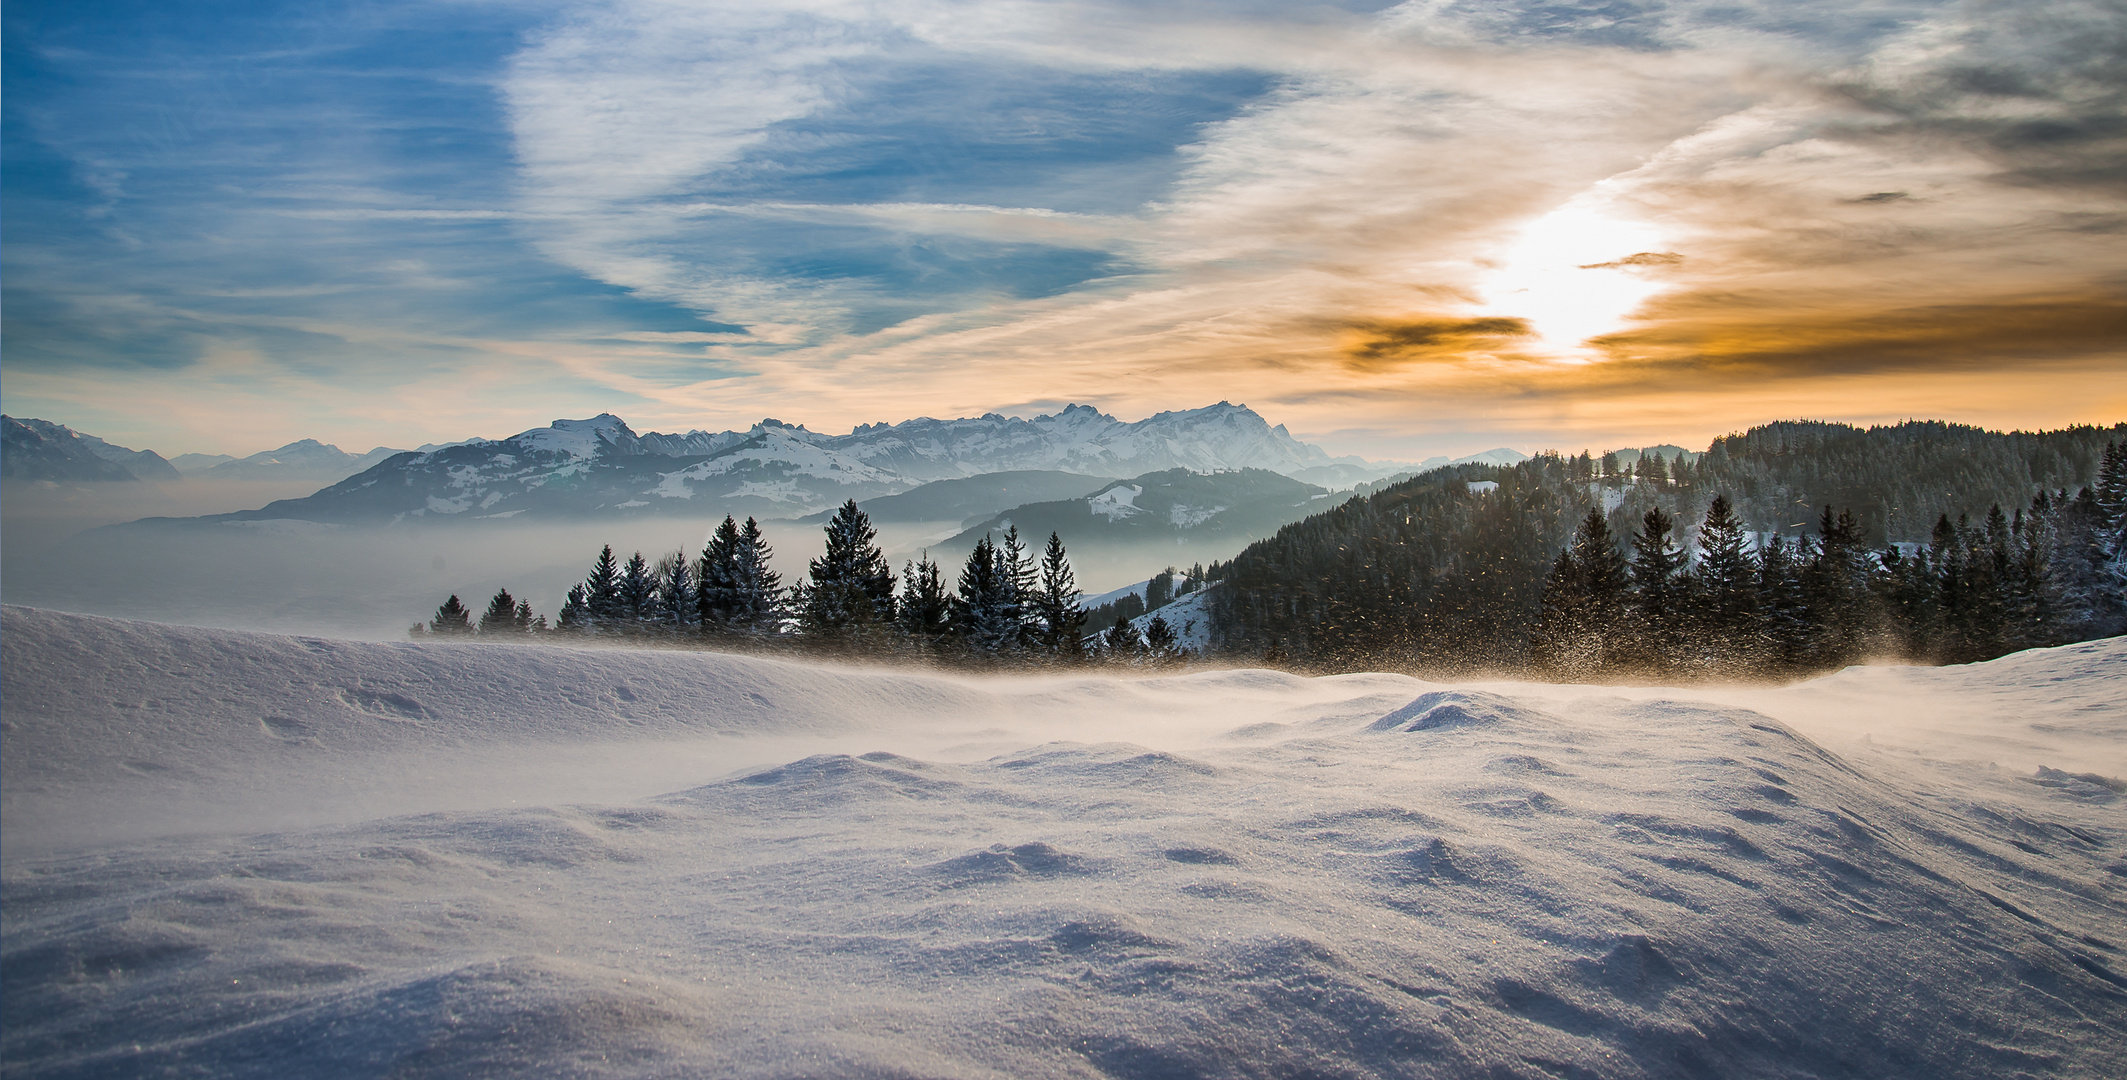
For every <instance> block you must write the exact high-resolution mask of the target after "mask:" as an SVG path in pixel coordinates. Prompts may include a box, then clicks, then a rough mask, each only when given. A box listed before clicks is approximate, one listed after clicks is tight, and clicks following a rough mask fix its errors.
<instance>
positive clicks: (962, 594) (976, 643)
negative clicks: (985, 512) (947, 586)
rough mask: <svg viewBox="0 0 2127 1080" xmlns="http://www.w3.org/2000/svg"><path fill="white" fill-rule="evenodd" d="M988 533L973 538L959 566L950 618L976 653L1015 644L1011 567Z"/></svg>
mask: <svg viewBox="0 0 2127 1080" xmlns="http://www.w3.org/2000/svg"><path fill="white" fill-rule="evenodd" d="M1005 558H1006V557H1005V554H1004V552H1002V551H1000V550H999V549H998V547H997V545H996V544H994V543H992V542H991V540H990V538H989V537H988V536H984V537H983V538H982V539H981V540H978V541H976V543H975V550H974V551H972V552H970V553H969V554H968V558H967V563H966V564H965V565H964V566H962V567H961V569H960V582H959V587H958V590H957V591H958V595H957V596H955V597H954V599H953V621H954V624H955V625H956V626H957V627H958V628H959V631H960V636H961V638H962V640H964V641H966V642H967V646H968V648H969V649H971V650H973V651H974V652H976V653H984V654H996V653H1001V652H1004V651H1006V650H1008V649H1010V648H1012V647H1013V646H1015V645H1017V644H1018V639H1019V604H1018V601H1017V600H1015V599H1014V598H1013V595H1012V583H1011V576H1010V575H1011V568H1010V565H1009V564H1008V563H1007V562H1006V561H1005Z"/></svg>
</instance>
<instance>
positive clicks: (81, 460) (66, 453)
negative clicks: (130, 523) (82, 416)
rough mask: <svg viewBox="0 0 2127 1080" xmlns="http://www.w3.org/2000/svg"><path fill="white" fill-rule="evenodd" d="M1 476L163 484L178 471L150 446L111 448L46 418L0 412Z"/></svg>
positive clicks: (19, 478)
mask: <svg viewBox="0 0 2127 1080" xmlns="http://www.w3.org/2000/svg"><path fill="white" fill-rule="evenodd" d="M0 429H4V435H5V448H4V449H0V476H5V477H6V478H7V479H10V480H45V481H52V482H56V483H109V482H117V483H138V482H141V481H148V482H152V483H163V482H167V481H172V480H176V479H178V475H177V469H176V468H175V467H173V466H172V465H171V464H170V463H169V462H167V461H165V460H163V458H162V455H160V454H157V453H156V452H155V451H153V450H132V449H128V448H126V447H123V446H114V445H112V444H110V443H107V442H105V441H103V440H102V439H99V438H97V437H96V436H94V435H84V434H82V433H81V432H78V431H75V430H74V429H73V428H70V427H68V426H66V425H65V424H55V423H52V422H51V421H49V420H36V419H25V420H17V419H15V418H14V417H12V416H0Z"/></svg>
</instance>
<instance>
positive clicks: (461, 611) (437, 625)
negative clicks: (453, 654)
mask: <svg viewBox="0 0 2127 1080" xmlns="http://www.w3.org/2000/svg"><path fill="white" fill-rule="evenodd" d="M428 632H429V633H431V634H450V635H459V634H470V633H472V632H473V613H472V612H470V611H468V610H466V607H465V604H464V603H463V602H461V601H460V600H459V599H458V594H457V593H452V594H451V598H450V599H448V600H445V601H444V602H443V603H442V605H441V606H439V607H438V608H436V617H435V618H433V619H430V620H429V621H428Z"/></svg>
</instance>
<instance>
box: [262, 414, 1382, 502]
mask: <svg viewBox="0 0 2127 1080" xmlns="http://www.w3.org/2000/svg"><path fill="white" fill-rule="evenodd" d="M1407 467H1408V466H1406V465H1403V464H1401V463H1370V462H1366V461H1363V460H1362V459H1358V458H1332V457H1330V455H1328V454H1327V453H1325V452H1324V451H1322V450H1321V448H1319V447H1315V446H1310V445H1308V444H1306V443H1302V442H1300V441H1298V440H1297V439H1294V438H1293V437H1292V435H1291V434H1290V433H1289V432H1287V431H1286V430H1285V428H1284V427H1283V426H1282V425H1281V426H1276V427H1273V426H1271V425H1270V424H1269V423H1267V422H1265V421H1264V419H1263V418H1262V417H1261V416H1259V415H1257V414H1256V413H1255V412H1254V411H1253V410H1251V409H1249V408H1247V407H1246V406H1241V405H1233V404H1230V403H1227V402H1220V403H1218V404H1216V405H1210V406H1206V407H1204V408H1200V409H1190V410H1184V411H1177V412H1163V413H1159V414H1158V415H1155V416H1152V417H1149V418H1147V419H1144V420H1139V421H1135V422H1129V423H1126V422H1124V421H1121V420H1118V419H1116V418H1115V417H1112V416H1109V415H1107V414H1104V413H1102V412H1100V411H1099V410H1097V409H1094V408H1092V407H1090V406H1085V405H1072V406H1069V407H1067V408H1065V409H1063V410H1061V411H1060V412H1057V413H1053V414H1048V415H1042V416H1036V417H1034V418H1033V419H1031V420H1028V419H1021V418H1018V417H1007V416H1001V415H998V414H996V413H990V414H987V415H984V416H980V417H969V418H963V419H958V420H934V419H931V418H928V417H922V418H918V419H914V420H908V421H904V422H902V423H899V424H884V423H880V424H867V425H862V426H859V427H857V428H856V429H855V430H853V431H851V432H850V433H849V434H847V435H826V434H822V433H819V432H814V431H810V430H807V429H806V428H805V427H803V426H802V425H792V424H786V423H783V422H782V421H779V420H774V419H768V420H763V421H761V422H760V423H758V424H755V425H754V426H753V427H752V428H751V429H750V430H747V431H744V432H738V431H725V432H716V433H711V432H704V431H692V432H688V433H686V434H684V435H668V434H661V433H657V432H650V433H644V434H639V433H637V432H636V431H635V430H634V429H633V428H631V427H629V426H628V424H627V422H626V421H624V420H622V419H621V418H620V417H617V416H614V415H612V414H611V413H603V414H600V415H598V416H595V417H592V418H590V419H588V420H557V421H555V422H554V423H553V424H552V425H550V426H548V427H544V428H535V429H532V430H530V431H524V432H520V433H518V434H516V435H512V436H510V437H509V438H507V439H497V440H486V439H473V440H469V441H466V442H463V443H457V444H453V445H450V446H443V447H438V448H436V449H433V450H429V451H426V452H409V453H404V454H398V455H395V456H392V457H390V458H387V459H386V460H384V461H381V462H379V463H377V464H375V465H373V466H371V467H370V468H369V469H367V470H365V471H363V472H362V473H359V474H357V475H355V476H351V477H348V478H347V479H345V480H342V481H340V482H339V483H336V484H333V485H331V486H329V487H327V488H325V489H324V490H321V491H319V492H317V493H316V494H314V495H310V496H308V497H306V498H302V499H287V500H282V501H280V502H276V503H273V504H271V505H268V506H266V507H263V508H261V509H259V510H254V511H247V512H244V513H240V514H235V515H228V517H230V518H232V519H237V520H263V519H274V518H293V519H299V520H306V521H318V522H328V523H337V524H355V523H365V522H367V523H383V522H391V521H405V520H420V519H428V520H435V519H447V520H482V519H496V518H515V517H520V516H526V517H530V518H535V519H542V518H544V519H551V518H564V517H595V516H616V515H617V516H628V515H640V514H669V513H691V514H701V515H704V516H717V515H722V514H727V513H728V514H736V515H738V516H741V517H745V516H749V515H751V516H756V517H762V518H794V517H804V516H806V515H809V514H817V513H820V512H822V511H826V510H830V509H832V508H833V507H835V506H837V505H839V504H841V503H842V502H844V501H846V500H849V499H856V500H859V501H868V500H876V499H882V498H886V497H895V496H902V495H903V494H904V493H910V494H911V495H913V492H914V489H918V488H921V487H923V486H924V485H925V484H927V483H939V482H944V483H947V484H950V485H953V486H952V487H951V488H950V489H949V490H940V491H935V492H930V493H927V494H926V495H923V496H916V497H914V498H911V499H909V500H907V501H908V502H909V503H910V505H908V506H906V507H898V508H897V507H891V506H889V507H887V508H886V509H888V510H891V511H894V512H898V513H902V514H910V513H917V512H921V513H939V514H944V515H946V519H947V520H952V521H966V520H969V519H972V518H978V517H982V516H987V515H989V514H994V513H996V512H997V511H999V510H1003V509H1008V508H1010V507H1012V506H1017V505H1021V504H1022V503H1026V502H1035V501H1043V500H1053V499H1055V498H1056V497H1058V495H1059V494H1062V493H1071V494H1080V493H1084V492H1086V491H1089V490H1090V489H1091V488H1094V487H1098V486H1099V482H1100V481H1101V480H1103V479H1124V478H1129V477H1134V476H1139V475H1143V474H1145V473H1150V472H1159V471H1163V470H1173V469H1183V470H1189V471H1192V472H1214V471H1219V470H1236V469H1251V470H1258V471H1263V472H1267V473H1277V474H1303V473H1310V472H1312V471H1316V470H1322V469H1336V470H1340V471H1344V472H1348V473H1351V474H1353V475H1356V476H1360V477H1363V478H1365V479H1374V478H1378V477H1381V476H1385V475H1389V474H1391V473H1394V472H1397V471H1400V470H1402V469H1405V468H1407ZM1036 473H1041V474H1048V475H1047V476H1046V477H1044V478H1042V479H1040V480H1035V479H1033V478H1032V476H1031V474H1036ZM999 474H1008V475H1007V477H1006V478H1005V479H999V478H998V477H999ZM1018 474H1027V475H1018ZM1014 475H1016V476H1017V480H1016V481H1015V480H1013V479H1011V476H1014ZM1069 475H1076V476H1081V477H1088V478H1091V479H1092V482H1091V483H1079V482H1076V481H1072V480H1070V479H1068V476H1069ZM984 477H988V478H989V479H979V478H984ZM1015 488H1016V489H1017V490H1015ZM1316 490H1320V489H1319V488H1317V489H1316ZM1028 496H1033V497H1032V498H1029V497H1028ZM919 506H920V507H922V509H921V510H920V511H919Z"/></svg>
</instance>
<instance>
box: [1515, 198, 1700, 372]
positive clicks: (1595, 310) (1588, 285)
mask: <svg viewBox="0 0 2127 1080" xmlns="http://www.w3.org/2000/svg"><path fill="white" fill-rule="evenodd" d="M1605 201H1607V200H1604V199H1602V198H1601V197H1599V196H1595V195H1592V194H1584V195H1581V196H1577V197H1575V198H1574V199H1573V200H1572V201H1570V202H1567V203H1566V204H1565V205H1564V206H1561V207H1559V208H1558V209H1556V210H1553V211H1551V212H1550V213H1548V214H1545V215H1544V216H1543V217H1540V218H1537V219H1536V220H1535V221H1532V222H1530V223H1529V224H1528V225H1527V226H1526V227H1524V228H1523V229H1522V231H1521V233H1520V235H1519V236H1518V237H1516V238H1515V240H1514V243H1513V246H1511V247H1509V248H1508V249H1507V250H1506V252H1505V253H1504V257H1503V258H1502V259H1501V260H1500V262H1499V264H1498V265H1497V267H1496V268H1494V269H1492V270H1491V271H1489V272H1488V273H1486V274H1485V275H1484V276H1483V278H1481V279H1480V281H1479V283H1478V294H1479V295H1480V296H1481V297H1482V298H1483V301H1484V310H1485V312H1486V313H1487V314H1497V315H1506V316H1513V317H1516V318H1520V319H1524V320H1527V322H1528V324H1529V327H1530V329H1532V330H1534V331H1535V332H1536V334H1537V336H1538V337H1540V338H1541V339H1542V344H1543V345H1545V346H1548V347H1549V348H1551V349H1553V350H1556V351H1558V352H1560V353H1562V354H1565V355H1568V356H1585V355H1586V352H1587V350H1586V348H1585V346H1584V343H1585V342H1586V341H1587V340H1588V339H1589V338H1593V337H1597V336H1600V335H1602V334H1608V333H1613V332H1615V331H1618V330H1622V329H1624V328H1625V327H1626V326H1627V325H1628V324H1629V322H1630V317H1631V314H1632V312H1633V311H1635V310H1637V309H1638V308H1639V306H1640V304H1641V303H1643V302H1644V301H1645V300H1646V299H1647V298H1648V297H1650V296H1652V295H1654V294H1655V293H1657V292H1660V291H1661V290H1662V289H1663V287H1664V286H1663V283H1662V282H1661V281H1660V280H1658V279H1657V278H1656V277H1655V276H1654V275H1653V274H1652V273H1651V272H1650V271H1652V270H1653V269H1656V268H1659V267H1661V266H1664V265H1669V264H1674V263H1677V262H1681V261H1682V258H1681V256H1678V255H1675V254H1672V253H1669V252H1665V251H1663V249H1662V247H1663V239H1662V235H1661V232H1660V230H1658V229H1656V228H1655V227H1653V226H1652V225H1650V224H1648V223H1646V222H1643V221H1636V220H1633V219H1631V218H1627V217H1623V216H1620V215H1618V214H1616V213H1614V212H1612V211H1611V210H1609V209H1608V208H1607V207H1605V206H1604V205H1603V203H1604V202H1605Z"/></svg>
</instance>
